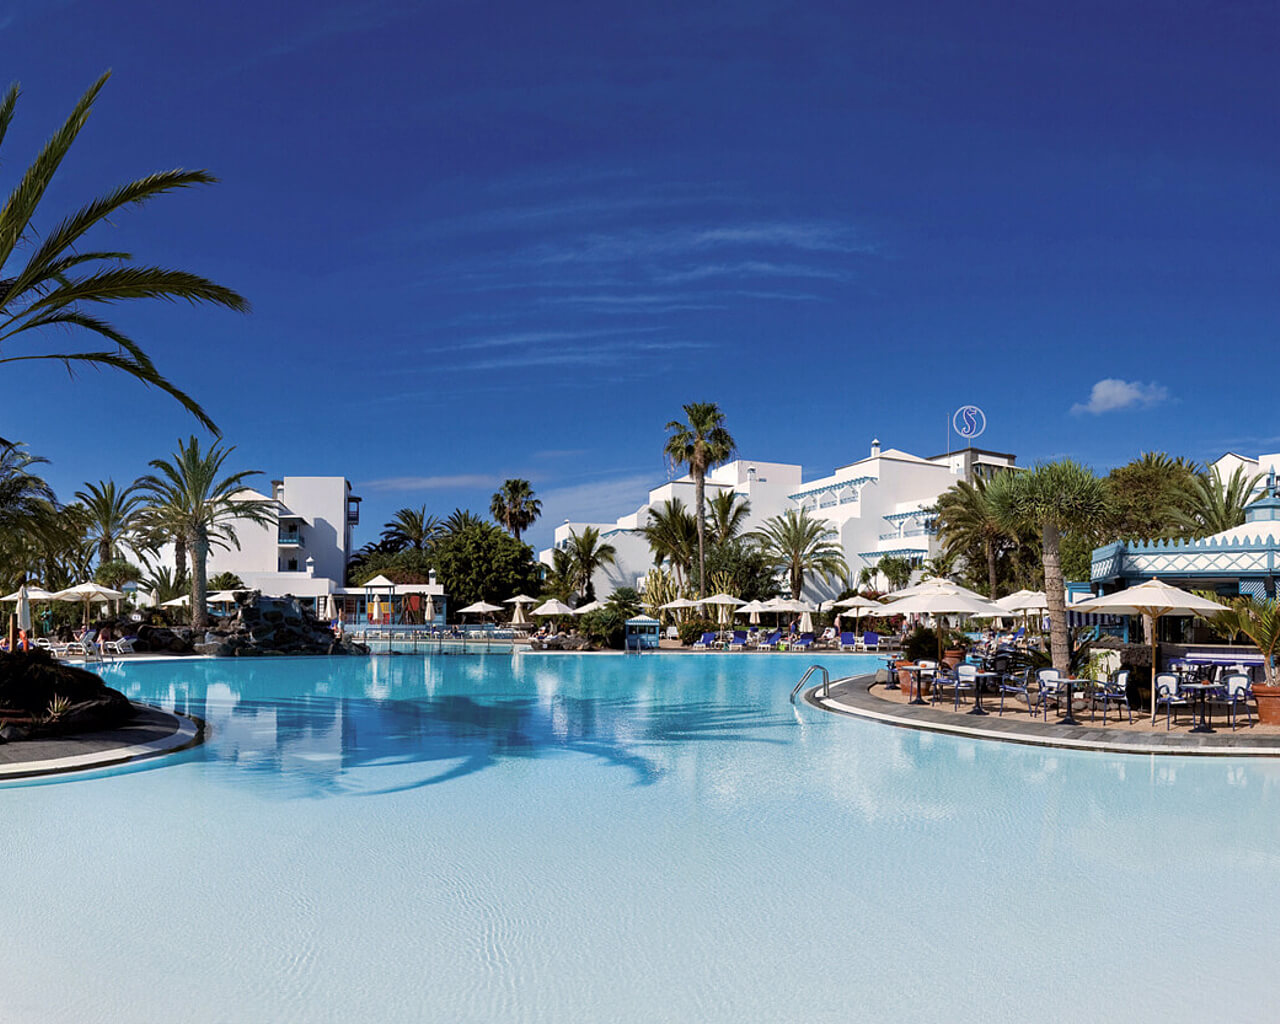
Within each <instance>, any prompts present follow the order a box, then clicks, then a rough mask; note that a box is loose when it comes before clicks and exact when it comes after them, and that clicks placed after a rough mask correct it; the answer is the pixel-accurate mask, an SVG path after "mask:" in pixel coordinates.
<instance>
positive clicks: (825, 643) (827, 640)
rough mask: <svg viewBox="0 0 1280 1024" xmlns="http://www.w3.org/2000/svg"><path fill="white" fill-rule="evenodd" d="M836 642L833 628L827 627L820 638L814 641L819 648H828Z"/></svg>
mask: <svg viewBox="0 0 1280 1024" xmlns="http://www.w3.org/2000/svg"><path fill="white" fill-rule="evenodd" d="M836 640H837V637H836V631H835V629H834V627H832V626H828V627H827V628H826V629H824V630H823V631H822V636H820V637H818V639H816V640H815V641H814V643H815V644H817V645H818V646H819V647H830V646H831V645H832V644H833V643H835V642H836Z"/></svg>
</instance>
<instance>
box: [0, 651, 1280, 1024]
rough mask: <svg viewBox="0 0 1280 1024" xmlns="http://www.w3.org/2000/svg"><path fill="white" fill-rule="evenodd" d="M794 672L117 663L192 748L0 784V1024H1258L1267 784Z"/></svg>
mask: <svg viewBox="0 0 1280 1024" xmlns="http://www.w3.org/2000/svg"><path fill="white" fill-rule="evenodd" d="M807 664H808V659H804V660H801V659H797V658H795V657H794V656H788V655H777V656H771V655H690V656H668V655H660V656H648V657H643V658H629V659H628V658H624V657H607V656H598V657H592V656H539V655H520V656H516V657H514V658H512V657H507V656H486V657H469V658H464V657H436V658H424V657H418V658H410V657H400V658H377V659H372V660H370V661H364V660H349V661H348V660H341V659H332V660H330V659H305V660H283V661H254V662H249V661H234V660H228V661H212V662H200V663H156V664H133V665H128V666H124V667H119V666H117V667H113V668H111V669H110V670H109V675H110V681H111V682H112V683H113V685H117V686H119V687H121V688H122V689H124V690H125V691H126V692H128V693H129V694H130V695H131V696H134V697H136V698H140V699H146V700H152V701H155V702H157V703H160V704H163V705H167V706H170V707H177V708H178V709H180V710H184V711H189V712H191V713H193V714H197V715H200V716H202V717H205V718H207V719H208V721H209V723H210V725H211V727H212V733H211V738H210V740H209V742H208V744H207V745H205V746H204V747H202V748H200V749H198V750H195V751H192V752H189V753H187V754H183V755H179V756H178V757H177V758H175V759H173V760H171V761H167V762H164V763H163V765H161V766H156V763H154V762H153V763H152V766H150V767H146V768H138V769H135V770H132V771H123V772H117V773H109V774H102V775H99V776H96V777H86V778H80V779H77V780H75V781H61V782H56V783H45V784H39V785H10V786H7V787H4V788H3V790H2V791H0V807H2V808H3V822H4V833H3V835H4V839H3V847H4V864H5V869H6V881H7V885H6V887H5V891H4V895H3V907H4V918H3V919H4V921H5V927H4V928H3V929H0V1019H3V1020H4V1021H6V1022H11V1021H41V1022H45V1021H86V1020H95V1021H172V1020H184V1021H234V1022H240V1021H244V1022H267V1021H307V1022H313V1021H343V1022H347V1021H379V1022H399V1021H425V1020H433V1021H451V1022H452V1021H468V1022H469V1021H557V1022H562V1021H590V1022H604V1021H624V1022H630V1021H710V1022H720V1021H734V1022H741V1021H753V1022H754V1021H804V1022H809V1021H850V1020H854V1021H877V1022H879V1021H919V1020H948V1021H1027V1020H1033V1021H1080V1020H1083V1019H1088V1018H1093V1019H1096V1020H1120V1019H1124V1020H1130V1021H1148V1020H1149V1021H1191V1020H1233V1021H1264V1020H1268V1021H1269V1020H1273V1019H1274V1017H1275V1008H1274V1004H1275V1000H1276V997H1277V996H1280V980H1278V979H1277V972H1276V971H1275V968H1274V960H1275V951H1274V949H1273V948H1272V947H1273V945H1274V942H1273V937H1274V935H1275V933H1276V923H1275V913H1276V911H1275V908H1276V906H1277V897H1278V896H1280V822H1278V820H1277V813H1276V812H1277V810H1278V809H1280V785H1278V784H1280V766H1277V765H1275V764H1272V763H1268V762H1258V761H1245V760H1233V759H1223V760H1219V759H1204V760H1195V759H1190V758H1186V759H1183V758H1141V757H1109V756H1104V755H1098V754H1086V753H1075V752H1069V751H1048V750H1041V749H1036V748H1031V747H1021V746H1014V745H1007V744H997V743H978V742H973V741H966V740H959V739H954V738H950V737H943V736H933V735H929V734H925V733H918V732H911V731H906V730H901V729H895V728H891V727H887V726H883V725H877V724H874V723H866V722H860V721H856V720H851V719H848V718H842V717H836V716H830V715H825V714H823V713H821V712H817V711H814V710H812V709H809V708H794V707H792V706H791V705H790V704H789V703H788V701H787V695H788V692H789V691H790V689H791V687H792V685H793V684H794V683H795V681H796V679H797V678H798V677H799V675H800V673H801V671H802V670H803V668H804V667H805V666H806V665H807ZM829 664H831V665H832V666H833V667H835V666H837V665H838V666H841V667H848V666H853V665H858V664H859V661H858V660H856V659H854V658H851V657H847V656H846V657H840V658H834V657H833V658H831V659H829ZM864 664H865V662H864Z"/></svg>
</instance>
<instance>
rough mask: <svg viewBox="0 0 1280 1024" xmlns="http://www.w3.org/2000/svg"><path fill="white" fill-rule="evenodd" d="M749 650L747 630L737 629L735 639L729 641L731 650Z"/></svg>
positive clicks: (734, 632)
mask: <svg viewBox="0 0 1280 1024" xmlns="http://www.w3.org/2000/svg"><path fill="white" fill-rule="evenodd" d="M746 648H747V631H746V630H745V629H735V630H734V631H733V637H732V638H731V639H730V640H729V650H731V651H744V650H746Z"/></svg>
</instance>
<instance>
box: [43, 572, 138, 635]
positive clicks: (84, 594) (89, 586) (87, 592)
mask: <svg viewBox="0 0 1280 1024" xmlns="http://www.w3.org/2000/svg"><path fill="white" fill-rule="evenodd" d="M121 597H124V593H123V592H122V591H119V590H112V589H111V588H110V587H104V586H103V585H102V584H100V583H81V584H79V585H77V586H74V587H68V588H67V589H66V590H59V591H58V592H57V593H56V594H54V595H53V600H55V601H83V602H84V623H85V625H86V626H87V625H88V624H89V605H90V604H92V603H93V602H94V601H104V602H105V601H113V600H115V599H116V598H121Z"/></svg>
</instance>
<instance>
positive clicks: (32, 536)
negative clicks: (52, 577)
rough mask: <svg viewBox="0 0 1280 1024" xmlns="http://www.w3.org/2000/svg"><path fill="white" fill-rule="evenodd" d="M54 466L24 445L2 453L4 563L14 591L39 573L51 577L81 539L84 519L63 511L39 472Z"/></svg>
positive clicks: (0, 549) (0, 555)
mask: <svg viewBox="0 0 1280 1024" xmlns="http://www.w3.org/2000/svg"><path fill="white" fill-rule="evenodd" d="M48 461H49V460H48V459H44V458H41V457H40V456H38V455H32V454H30V453H29V452H28V451H27V450H26V446H25V445H23V444H21V443H18V444H14V445H10V446H9V447H0V559H2V560H3V578H4V586H6V587H10V588H11V589H12V587H16V586H18V585H19V584H21V583H22V582H24V581H25V580H26V578H27V577H28V575H29V574H31V572H32V571H33V570H35V571H38V572H41V574H42V575H47V573H48V569H49V568H50V566H51V563H52V561H53V560H54V559H57V558H58V557H60V556H61V555H62V553H63V552H66V551H70V550H73V549H74V548H75V547H76V546H77V542H78V541H79V538H80V532H79V521H78V519H77V518H76V517H75V516H74V515H68V514H67V513H66V512H65V511H64V510H62V509H60V508H59V507H58V504H57V501H56V499H55V498H54V494H53V488H51V487H50V486H49V484H48V483H47V482H46V481H45V480H44V478H43V477H41V476H40V475H39V473H38V472H36V469H35V467H37V466H40V465H44V464H47V463H48Z"/></svg>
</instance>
